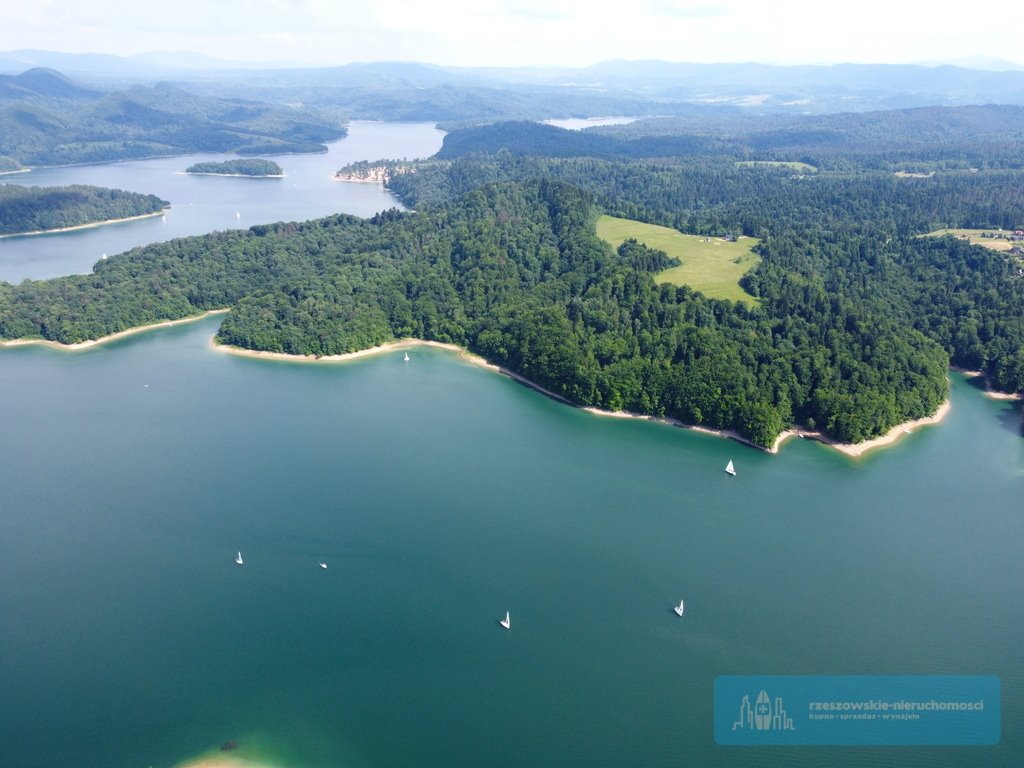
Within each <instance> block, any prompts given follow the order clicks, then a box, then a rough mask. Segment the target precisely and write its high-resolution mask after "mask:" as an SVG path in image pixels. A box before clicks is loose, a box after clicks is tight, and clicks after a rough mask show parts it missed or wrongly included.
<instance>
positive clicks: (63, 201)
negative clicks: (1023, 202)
mask: <svg viewBox="0 0 1024 768" xmlns="http://www.w3.org/2000/svg"><path fill="white" fill-rule="evenodd" d="M169 205H170V203H168V202H167V201H166V200H161V199H160V198H159V197H157V196H156V195H140V194H138V193H136V192H125V191H124V190H121V189H106V188H104V187H91V186H86V185H84V184H75V185H72V186H69V187H24V186H21V185H18V184H0V235H12V234H19V233H23V232H41V231H46V230H52V229H63V228H65V227H80V226H83V225H85V224H94V223H96V222H101V221H110V220H113V219H127V218H130V217H132V216H142V215H144V214H147V213H155V212H157V211H161V210H163V209H164V208H166V207H168V206H169Z"/></svg>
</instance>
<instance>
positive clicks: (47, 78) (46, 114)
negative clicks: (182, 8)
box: [0, 70, 345, 165]
mask: <svg viewBox="0 0 1024 768" xmlns="http://www.w3.org/2000/svg"><path fill="white" fill-rule="evenodd" d="M2 77H4V79H3V80H0V155H6V156H9V157H11V158H13V159H15V160H17V161H18V162H20V163H22V164H23V165H65V164H73V163H87V162H99V161H108V160H119V159H125V158H132V157H146V156H153V155H174V154H185V153H189V152H237V153H239V154H267V153H277V154H280V153H288V152H321V151H325V150H326V147H324V145H323V142H325V141H330V140H333V139H336V138H339V137H341V136H344V135H345V128H344V125H343V123H342V121H341V120H339V119H338V118H335V117H329V116H326V115H324V114H322V113H319V112H316V111H314V110H310V109H307V108H304V107H302V108H297V107H286V106H275V105H270V104H266V103H261V102H257V101H252V100H244V99H236V98H214V97H209V96H200V95H196V94H194V93H189V92H188V91H185V90H183V89H181V88H179V87H177V86H174V85H171V84H169V83H159V84H157V85H153V86H142V85H136V86H133V87H131V88H128V89H126V90H113V91H95V90H90V89H86V88H82V87H80V86H77V85H76V84H75V83H73V82H72V81H70V80H68V79H67V78H65V77H63V76H62V75H60V74H59V73H56V72H53V71H50V70H30V71H29V72H25V73H22V74H20V75H17V76H14V77H10V76H2Z"/></svg>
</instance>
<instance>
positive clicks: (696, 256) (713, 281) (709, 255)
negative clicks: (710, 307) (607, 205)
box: [597, 216, 761, 304]
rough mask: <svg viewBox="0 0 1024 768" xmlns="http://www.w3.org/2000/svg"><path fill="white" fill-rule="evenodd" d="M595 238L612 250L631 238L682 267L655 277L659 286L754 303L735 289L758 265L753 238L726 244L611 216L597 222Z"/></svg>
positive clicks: (755, 301)
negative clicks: (678, 262) (680, 286)
mask: <svg viewBox="0 0 1024 768" xmlns="http://www.w3.org/2000/svg"><path fill="white" fill-rule="evenodd" d="M597 236H598V237H600V238H601V239H602V240H604V241H606V242H608V243H611V245H612V246H613V247H614V248H618V247H619V246H620V245H621V244H622V243H623V242H624V241H626V240H628V239H629V238H631V237H632V238H634V239H635V240H637V241H638V242H641V243H643V244H645V245H646V246H647V247H649V248H657V249H659V250H662V251H664V252H665V253H667V254H668V255H669V256H674V257H675V258H677V259H679V260H680V261H681V262H682V264H680V265H679V266H678V267H672V268H671V269H666V270H665V271H664V272H659V273H658V274H657V275H655V280H656V281H657V282H659V283H672V284H673V285H688V286H690V287H691V288H693V289H695V290H698V291H700V292H701V293H703V294H704V295H705V296H709V297H711V298H714V299H729V300H730V301H745V302H747V303H748V304H756V303H757V299H755V298H754V297H753V296H751V295H750V294H749V293H747V292H746V291H744V290H743V289H742V288H740V285H739V280H740V278H741V277H742V276H743V275H744V274H746V273H747V272H749V271H750V270H751V269H753V268H754V267H756V266H757V265H758V264H760V263H761V257H760V256H758V255H757V254H756V253H754V252H753V251H752V250H751V249H752V248H753V247H754V246H755V245H757V242H758V241H757V239H756V238H753V237H741V238H740V239H739V240H738V241H736V242H729V241H727V240H723V239H721V238H717V237H711V238H707V237H697V236H696V235H684V234H683V233H682V232H677V231H676V230H674V229H671V228H669V227H660V226H658V225H656V224H644V223H643V222H640V221H633V220H631V219H619V218H615V217H614V216H602V217H601V218H599V219H598V220H597Z"/></svg>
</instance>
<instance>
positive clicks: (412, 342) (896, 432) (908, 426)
mask: <svg viewBox="0 0 1024 768" xmlns="http://www.w3.org/2000/svg"><path fill="white" fill-rule="evenodd" d="M209 346H210V349H213V350H216V351H219V352H225V353H227V354H232V355H237V356H239V357H252V358H257V359H262V360H281V361H286V362H299V363H303V362H304V363H321V362H324V363H332V362H333V363H340V362H346V361H349V360H357V359H359V358H362V357H369V356H371V355H378V354H383V353H385V352H393V351H396V350H400V349H408V348H411V347H434V348H437V349H447V350H449V351H452V352H456V353H457V354H458V355H459V356H460V357H461V358H463V359H464V360H466V361H468V362H470V363H472V364H474V365H478V366H480V367H482V368H487V369H489V370H492V371H494V372H495V373H501V374H504V375H505V376H508V377H509V378H511V379H514V380H515V381H517V382H519V383H520V384H523V385H525V386H527V387H529V388H530V389H534V390H536V391H537V392H540V393H541V394H544V395H547V396H548V397H550V398H552V399H554V400H558V401H559V402H562V403H565V404H566V405H571V406H573V407H574V408H580V409H581V410H584V411H586V412H587V413H592V414H594V415H595V416H605V417H611V418H623V419H641V420H643V421H653V422H657V423H660V424H667V425H670V426H674V427H681V428H683V429H689V430H692V431H694V432H701V433H703V434H707V435H714V436H715V437H723V438H726V439H729V440H735V441H736V442H738V443H742V444H743V445H747V446H750V447H751V448H756V449H758V450H760V451H765V452H766V453H772V454H777V453H779V449H780V447H781V446H782V444H783V443H784V442H785V441H786V440H788V439H789V438H791V437H793V436H796V435H801V436H803V437H805V438H808V439H811V440H817V441H818V442H820V443H822V444H823V445H826V446H828V447H829V448H834V449H835V450H837V451H839V452H840V453H842V454H844V455H846V456H849V457H851V458H859V457H861V456H863V455H864V454H865V453H867V452H868V451H871V450H874V449H875V448H881V447H882V446H885V445H891V444H893V443H895V442H896V441H897V440H899V439H900V438H902V437H903V436H904V435H907V434H910V433H911V432H912V431H913V430H914V429H916V428H917V427H922V426H927V425H930V424H938V423H939V422H940V421H942V420H943V419H944V418H945V417H946V415H947V414H948V413H949V411H950V407H951V403H950V400H949V399H948V398H947V399H946V400H945V402H943V403H942V405H940V406H939V408H938V410H936V412H935V413H934V414H932V415H931V416H925V417H923V418H920V419H914V420H911V421H906V422H904V423H902V424H897V425H896V426H895V427H893V428H892V429H890V430H889V431H888V432H886V433H885V434H884V435H881V436H879V437H876V438H872V439H871V440H865V441H864V442H861V443H840V442H838V441H837V440H834V439H833V438H831V437H829V436H828V435H825V434H822V433H821V432H816V431H810V430H796V429H789V430H785V431H784V432H782V433H780V434H779V436H778V437H777V438H775V442H774V443H773V444H772V446H771V448H764V447H763V446H760V445H757V444H756V443H752V442H751V441H750V440H747V439H746V438H745V437H743V436H742V435H740V434H739V433H738V432H735V431H734V430H730V429H713V428H711V427H702V426H699V425H695V424H686V423H684V422H682V421H679V420H678V419H673V418H669V417H664V416H649V415H646V414H641V413H630V412H629V411H604V410H601V409H600V408H594V407H593V406H582V405H578V404H576V403H574V402H572V401H571V400H568V399H567V398H565V397H563V396H562V395H559V394H558V393H556V392H552V391H551V390H548V389H545V388H544V387H542V386H540V385H539V384H537V383H536V382H533V381H530V380H529V379H527V378H525V377H524V376H522V375H520V374H518V373H515V372H514V371H510V370H509V369H507V368H504V367H502V366H500V365H495V364H494V363H490V362H488V361H487V360H485V359H484V358H482V357H480V356H479V355H475V354H473V353H472V352H470V351H469V350H467V349H465V348H464V347H460V346H458V345H457V344H445V343H442V342H439V341H427V340H425V339H402V340H400V341H393V342H389V343H387V344H380V345H378V346H376V347H370V348H369V349H363V350H359V351H358V352H348V353H345V354H342V355H325V356H323V357H314V356H312V355H290V354H287V353H285V352H260V351H257V350H252V349H243V348H241V347H234V346H231V345H230V344H218V343H217V342H216V338H215V337H211V338H210V343H209Z"/></svg>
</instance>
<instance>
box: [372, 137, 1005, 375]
mask: <svg viewBox="0 0 1024 768" xmlns="http://www.w3.org/2000/svg"><path fill="white" fill-rule="evenodd" d="M414 170H415V172H414V173H395V174H392V175H391V177H390V180H389V182H388V186H389V188H391V189H392V191H394V192H395V193H396V194H398V195H399V197H401V198H402V200H403V202H405V203H406V204H407V205H410V206H412V207H415V208H417V209H419V210H422V209H424V208H430V207H431V206H443V205H445V204H447V201H450V200H452V199H457V198H458V197H459V196H460V195H463V194H465V193H466V192H467V191H469V190H471V189H473V188H474V187H475V186H476V185H477V184H479V183H494V182H498V181H508V180H522V179H531V178H551V179H558V180H561V181H565V182H568V183H570V184H573V185H576V186H579V187H581V188H584V189H586V190H588V191H589V192H590V193H592V194H593V195H594V196H595V199H596V200H597V201H598V203H599V204H600V205H601V206H602V207H603V208H604V209H605V210H606V211H607V212H608V213H611V214H613V215H616V216H622V217H626V218H633V219H638V220H641V221H646V222H649V223H653V224H662V225H665V226H670V227H674V228H676V229H678V230H680V231H682V232H687V233H691V234H702V235H729V234H748V235H753V236H757V237H759V238H760V239H761V241H762V244H761V246H760V249H759V250H760V253H761V256H762V258H763V262H762V265H761V266H760V267H759V268H758V269H757V270H755V271H754V272H752V273H750V274H748V275H747V276H746V277H745V278H744V281H743V282H744V287H745V288H746V289H747V290H748V291H749V292H751V293H752V294H753V295H755V296H758V297H759V298H761V300H762V307H761V309H762V311H766V312H768V313H770V314H772V315H774V316H777V317H780V318H786V317H789V316H791V315H792V314H793V313H794V312H806V311H807V310H806V309H805V308H803V307H802V306H800V305H801V304H802V303H803V301H805V300H807V299H809V298H810V295H809V293H808V289H809V288H811V287H813V288H814V289H815V291H820V292H822V294H823V295H827V296H828V297H830V299H831V300H835V301H846V302H854V303H855V304H856V306H858V307H862V308H868V309H869V310H870V311H871V312H872V313H878V314H887V315H890V316H894V317H897V318H899V320H900V321H901V322H903V323H905V324H906V325H907V326H908V327H913V328H915V329H917V330H920V331H922V332H924V333H926V334H927V335H928V336H929V337H930V338H932V339H934V340H935V341H936V342H938V343H939V344H941V345H942V347H943V348H944V349H945V351H946V353H947V354H948V355H949V356H950V358H951V359H952V361H953V363H954V364H956V365H961V366H963V367H966V368H970V369H976V370H982V371H983V372H984V373H985V374H986V375H987V376H988V377H989V380H990V382H991V383H992V385H993V386H995V387H996V388H998V389H1002V390H1004V391H1009V392H1024V280H1022V279H1021V275H1022V269H1024V260H1022V259H1021V256H1020V255H1019V254H1013V253H1009V254H1007V253H994V252H991V251H985V250H983V249H981V248H980V247H978V246H969V245H967V244H965V243H963V242H962V241H959V240H955V239H953V238H947V239H944V240H932V239H928V238H923V237H920V235H922V234H924V233H927V232H930V231H933V230H935V229H939V228H941V227H947V226H948V227H978V228H992V229H998V228H1003V229H1011V230H1017V229H1022V228H1024V172H1021V171H1016V170H989V171H977V172H975V171H948V172H939V173H936V174H934V175H932V176H930V177H927V178H913V177H911V178H908V177H901V176H897V175H895V174H893V173H891V172H887V171H876V170H871V169H866V170H864V169H862V170H859V171H856V172H834V173H818V174H814V175H807V174H799V173H793V172H792V171H790V170H788V169H786V168H775V167H771V166H753V167H750V166H746V167H737V165H736V163H735V161H734V160H733V159H732V158H728V157H726V158H704V157H701V158H682V159H680V158H673V159H661V160H658V161H648V162H637V161H633V162H627V161H616V160H602V159H597V158H589V157H572V158H562V157H555V158H550V157H518V156H515V155H513V154H511V153H510V152H507V151H500V152H498V153H497V154H494V155H479V154H473V155H467V156H466V157H464V158H461V159H459V160H455V161H450V162H445V161H429V162H424V163H418V164H416V166H415V167H414ZM797 286H800V294H801V295H800V298H801V301H800V302H795V298H794V296H793V294H794V292H795V289H796V287H797Z"/></svg>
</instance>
